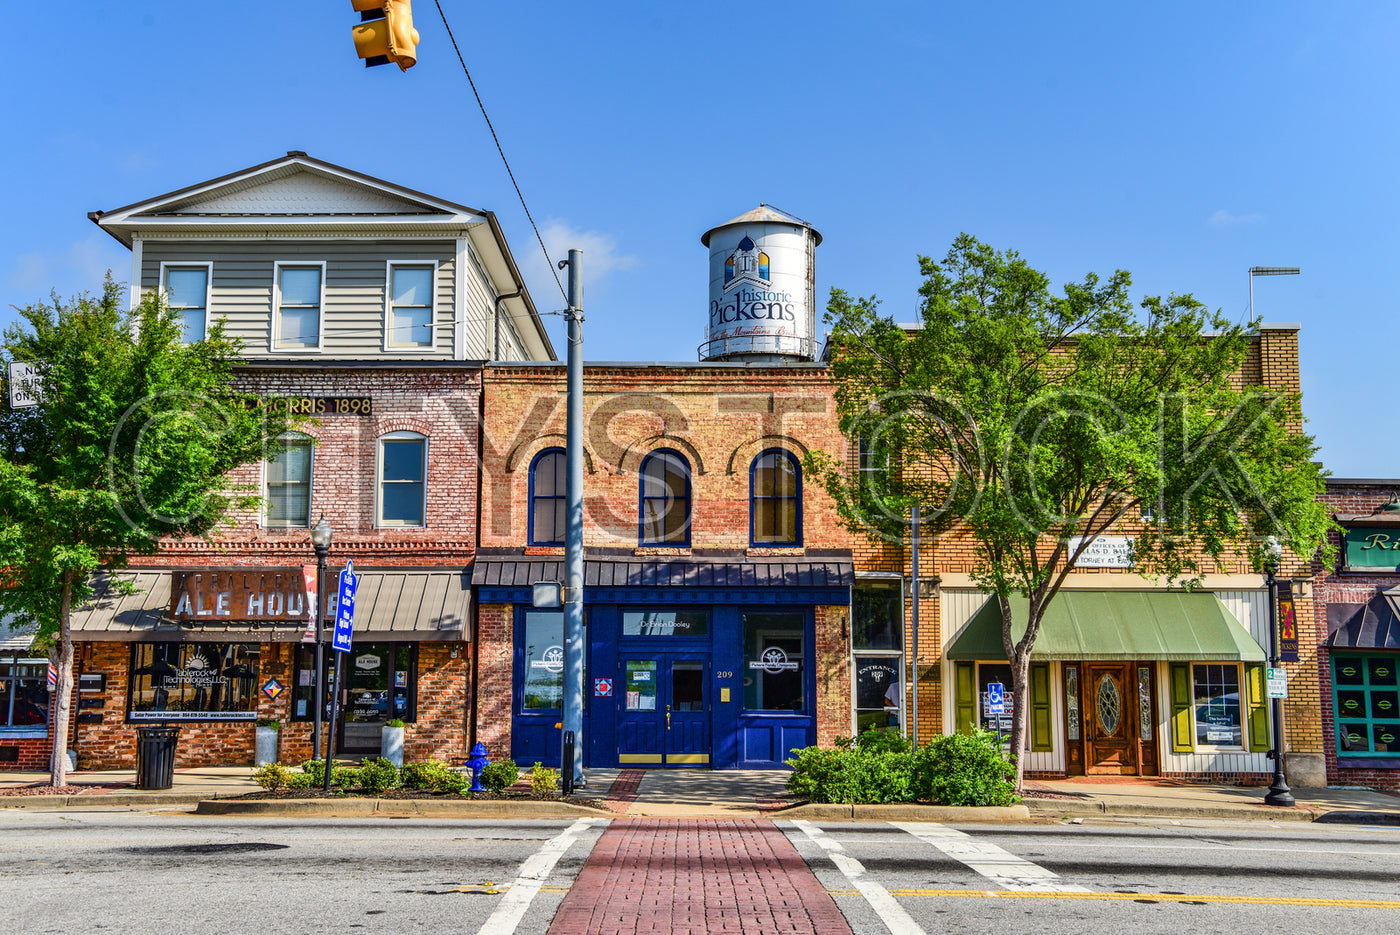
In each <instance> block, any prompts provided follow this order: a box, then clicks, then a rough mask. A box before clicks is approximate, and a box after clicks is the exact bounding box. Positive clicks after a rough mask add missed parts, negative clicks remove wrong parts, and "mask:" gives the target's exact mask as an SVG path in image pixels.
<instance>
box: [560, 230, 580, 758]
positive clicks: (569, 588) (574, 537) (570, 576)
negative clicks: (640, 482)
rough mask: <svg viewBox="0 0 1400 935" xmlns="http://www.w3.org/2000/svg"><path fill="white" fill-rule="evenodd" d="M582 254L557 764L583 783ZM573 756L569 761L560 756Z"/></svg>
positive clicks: (576, 301) (576, 263) (571, 364)
mask: <svg viewBox="0 0 1400 935" xmlns="http://www.w3.org/2000/svg"><path fill="white" fill-rule="evenodd" d="M582 260H583V251H582V250H570V251H569V259H568V260H566V261H565V262H566V263H567V264H568V267H569V296H568V298H569V308H568V310H567V311H565V312H564V316H565V318H566V320H567V321H568V324H569V336H568V340H569V357H568V429H567V433H568V441H567V443H566V448H565V467H566V470H567V473H568V483H567V486H566V490H567V496H566V498H565V515H566V518H567V523H566V534H565V538H564V579H565V580H564V734H565V735H567V734H569V733H570V732H572V734H573V737H574V744H573V745H572V747H570V746H564V745H563V735H561V736H560V743H561V746H563V749H562V750H561V752H560V762H561V763H562V764H563V769H564V770H566V771H569V772H570V773H571V774H572V776H573V782H574V784H575V785H583V784H584V778H583V756H582V751H583V749H584V744H583V652H584V646H583V278H582V275H581V269H580V267H581V264H582ZM565 753H573V754H574V755H573V757H572V762H569V761H567V760H566V759H565V758H564V754H565Z"/></svg>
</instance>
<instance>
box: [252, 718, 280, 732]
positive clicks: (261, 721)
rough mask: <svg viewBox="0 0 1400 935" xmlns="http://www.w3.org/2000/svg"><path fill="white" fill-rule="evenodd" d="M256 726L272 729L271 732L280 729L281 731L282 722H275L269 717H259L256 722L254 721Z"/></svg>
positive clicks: (275, 720)
mask: <svg viewBox="0 0 1400 935" xmlns="http://www.w3.org/2000/svg"><path fill="white" fill-rule="evenodd" d="M256 726H258V727H270V728H272V729H273V730H281V729H282V722H281V721H279V720H277V719H276V718H271V717H260V718H258V719H257V721H256Z"/></svg>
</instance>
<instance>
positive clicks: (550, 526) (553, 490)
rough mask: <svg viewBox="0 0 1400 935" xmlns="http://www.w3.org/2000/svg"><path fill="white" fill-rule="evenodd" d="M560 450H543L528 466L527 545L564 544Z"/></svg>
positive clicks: (562, 462) (564, 492) (561, 456)
mask: <svg viewBox="0 0 1400 935" xmlns="http://www.w3.org/2000/svg"><path fill="white" fill-rule="evenodd" d="M565 464H566V458H565V454H564V452H563V450H562V449H559V448H547V449H545V450H544V451H541V452H540V453H539V454H537V455H535V460H534V463H532V464H531V465H530V544H531V545H563V544H564V535H565V532H564V503H565V494H566V484H567V479H566V477H567V475H566V474H565Z"/></svg>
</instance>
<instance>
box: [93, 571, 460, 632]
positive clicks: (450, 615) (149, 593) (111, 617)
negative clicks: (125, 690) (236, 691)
mask: <svg viewBox="0 0 1400 935" xmlns="http://www.w3.org/2000/svg"><path fill="white" fill-rule="evenodd" d="M181 570H187V569H181ZM298 571H299V570H298ZM357 575H358V577H359V579H360V583H359V589H358V593H357V595H356V600H355V635H356V637H357V638H358V637H360V636H361V635H363V636H364V637H365V638H366V639H374V640H380V641H390V642H400V641H457V640H467V639H469V638H470V637H469V634H468V628H467V621H468V619H469V611H470V603H471V590H470V587H469V583H468V580H467V572H465V571H463V570H460V569H455V570H454V569H434V570H420V569H393V570H383V571H374V570H361V569H357ZM114 578H118V579H121V580H125V581H127V582H129V583H130V584H131V585H132V586H133V588H134V592H133V593H131V594H123V593H122V592H121V590H120V589H119V588H118V587H117V585H116V582H115V581H114V580H113V579H114ZM170 578H171V569H161V570H159V571H156V570H150V571H147V570H140V571H123V572H117V573H116V574H115V575H111V574H108V573H101V574H99V575H98V576H97V579H96V581H95V593H94V595H93V599H92V601H91V602H90V603H88V604H86V605H84V606H82V607H79V608H78V609H77V610H75V611H74V612H73V636H74V638H75V639H79V640H107V641H124V642H144V641H161V640H189V639H199V640H222V641H239V640H243V641H254V642H261V641H271V642H297V641H299V640H300V639H301V636H302V633H303V632H304V631H305V625H304V624H296V623H287V622H280V621H279V622H275V623H271V622H263V623H255V622H249V621H238V620H230V621H223V620H218V621H215V620H211V621H210V622H209V623H190V622H188V621H186V622H182V623H177V622H175V621H174V620H172V619H171V618H170ZM326 632H327V634H329V632H330V631H329V628H328V629H327V631H326Z"/></svg>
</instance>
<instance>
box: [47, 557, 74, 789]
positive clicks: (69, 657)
mask: <svg viewBox="0 0 1400 935" xmlns="http://www.w3.org/2000/svg"><path fill="white" fill-rule="evenodd" d="M72 575H73V573H72V572H69V571H65V572H64V573H63V592H62V598H61V600H62V603H61V604H60V607H59V626H58V643H57V645H55V646H54V648H53V650H52V651H51V652H50V653H49V661H50V662H51V663H53V667H54V668H55V669H56V670H58V684H57V686H56V687H55V688H54V692H53V698H51V699H50V703H51V705H52V710H53V714H52V716H51V717H50V718H49V724H50V727H49V730H50V737H51V738H52V739H53V751H52V752H51V753H50V755H49V782H50V783H52V784H53V785H55V786H66V785H68V721H69V717H70V710H71V709H72V707H73V633H72V630H71V629H70V628H69V611H70V609H71V603H72V599H73V577H72Z"/></svg>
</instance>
